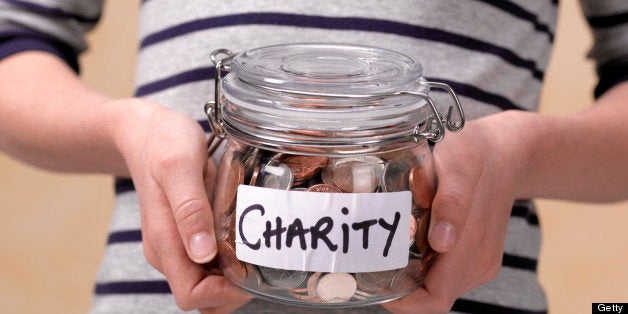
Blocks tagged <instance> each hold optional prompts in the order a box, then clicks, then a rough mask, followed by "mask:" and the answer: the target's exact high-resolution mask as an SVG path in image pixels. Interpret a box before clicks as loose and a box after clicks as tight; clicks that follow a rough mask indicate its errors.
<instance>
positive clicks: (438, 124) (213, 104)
mask: <svg viewBox="0 0 628 314" xmlns="http://www.w3.org/2000/svg"><path fill="white" fill-rule="evenodd" d="M220 55H225V56H224V57H223V58H221V59H219V58H218V56H220ZM236 55H237V54H235V53H233V52H231V51H230V50H228V49H224V48H221V49H216V50H214V51H212V53H211V54H210V60H211V61H212V63H213V64H214V65H215V68H216V69H215V71H216V72H215V82H214V83H215V85H214V99H213V100H210V101H208V102H207V103H206V104H205V114H207V118H208V119H209V123H210V125H211V128H212V131H213V134H212V135H211V136H210V139H209V141H208V146H209V149H208V150H209V152H210V156H211V154H212V153H213V152H214V150H215V149H216V148H217V147H218V146H219V144H220V142H222V140H224V139H225V138H226V136H227V133H226V132H225V130H224V128H223V119H222V105H221V102H220V99H221V93H220V91H221V88H220V86H221V82H222V79H223V73H224V72H230V71H231V67H230V66H229V62H231V60H233V58H234V57H235V56H236ZM419 84H423V85H426V86H428V87H429V88H430V89H431V88H437V89H442V90H444V91H445V92H447V93H448V94H449V95H450V96H451V97H452V100H453V102H454V104H453V105H450V106H449V108H448V110H447V115H446V116H445V117H442V116H441V114H440V113H439V111H438V109H437V108H436V104H435V103H434V101H433V100H432V98H431V97H430V96H428V95H427V94H425V93H422V92H414V91H399V92H394V93H379V94H330V93H313V92H304V91H293V90H285V89H281V88H273V87H269V86H261V85H256V87H259V88H263V89H267V90H271V91H275V92H282V93H289V94H295V95H303V96H323V97H337V98H372V97H390V96H397V95H412V96H416V97H419V98H421V99H422V100H425V102H427V104H428V105H429V106H430V109H431V111H432V115H430V116H429V117H428V118H427V119H426V120H425V121H420V122H419V123H417V125H416V126H415V128H414V130H413V133H412V137H413V140H414V141H415V142H420V141H422V140H424V139H427V140H429V141H431V142H434V143H436V142H439V141H440V140H442V139H443V137H444V136H445V129H447V130H449V131H451V132H458V131H460V130H462V128H463V127H464V124H465V117H464V112H463V110H462V105H461V103H460V99H459V98H458V96H457V95H456V93H455V92H454V90H453V89H452V88H451V87H450V86H449V85H447V84H445V83H440V82H429V81H425V80H424V79H419ZM454 111H455V114H454ZM454 115H455V117H454ZM215 139H217V142H216V143H214V140H215Z"/></svg>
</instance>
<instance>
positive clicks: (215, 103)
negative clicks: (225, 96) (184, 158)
mask: <svg viewBox="0 0 628 314" xmlns="http://www.w3.org/2000/svg"><path fill="white" fill-rule="evenodd" d="M219 55H226V56H225V57H224V58H222V59H218V56H219ZM235 56H236V55H235V54H234V53H233V52H231V51H230V50H228V49H224V48H221V49H216V50H214V51H212V53H211V54H210V55H209V59H210V60H211V61H212V63H213V64H214V66H215V69H216V70H215V71H216V75H215V79H214V99H213V100H210V101H208V102H207V103H206V104H205V114H206V115H207V118H208V120H209V124H210V126H211V128H212V134H211V135H210V137H209V138H208V140H207V152H208V154H209V156H211V155H212V154H213V153H214V151H215V150H216V149H217V148H218V146H220V143H221V142H222V141H223V140H224V139H225V138H226V137H227V133H226V132H225V130H224V129H223V127H222V126H223V122H222V103H221V102H220V83H221V82H222V78H223V76H222V74H223V72H229V71H231V67H230V66H229V62H230V61H231V60H232V59H233V58H234V57H235Z"/></svg>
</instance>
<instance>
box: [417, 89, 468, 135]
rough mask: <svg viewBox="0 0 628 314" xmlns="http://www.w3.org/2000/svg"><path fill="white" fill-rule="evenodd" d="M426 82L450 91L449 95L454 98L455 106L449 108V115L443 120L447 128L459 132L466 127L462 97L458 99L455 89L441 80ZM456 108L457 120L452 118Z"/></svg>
mask: <svg viewBox="0 0 628 314" xmlns="http://www.w3.org/2000/svg"><path fill="white" fill-rule="evenodd" d="M425 83H426V84H427V86H429V87H430V88H440V89H444V90H445V91H446V92H447V93H449V95H451V98H452V99H453V100H454V104H455V106H454V105H450V106H449V109H447V117H446V119H444V120H442V121H443V123H445V126H446V127H447V130H449V131H451V132H458V131H460V130H462V128H463V127H464V121H465V119H464V112H463V111H462V105H461V104H460V99H458V95H456V93H455V92H454V90H453V89H452V88H451V87H450V86H449V85H447V84H445V83H439V82H425ZM454 108H455V109H456V115H457V116H458V118H457V119H455V120H454V119H452V114H453V110H454Z"/></svg>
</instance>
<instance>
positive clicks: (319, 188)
mask: <svg viewBox="0 0 628 314" xmlns="http://www.w3.org/2000/svg"><path fill="white" fill-rule="evenodd" d="M307 191H308V192H325V193H342V191H341V190H340V189H339V188H337V187H334V186H331V185H327V184H316V185H312V186H311V187H309V188H307Z"/></svg>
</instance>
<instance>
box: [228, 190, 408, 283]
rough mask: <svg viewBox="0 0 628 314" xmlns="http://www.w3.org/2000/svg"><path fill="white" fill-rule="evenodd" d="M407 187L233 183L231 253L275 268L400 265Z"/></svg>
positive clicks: (337, 269) (403, 263)
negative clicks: (325, 189) (371, 189)
mask: <svg viewBox="0 0 628 314" xmlns="http://www.w3.org/2000/svg"><path fill="white" fill-rule="evenodd" d="M411 207H412V195H411V193H410V192H409V191H404V192H392V193H321V192H304V191H282V190H275V189H269V188H262V187H254V186H248V185H240V186H239V187H238V199H237V206H236V226H235V227H236V240H235V241H236V255H237V257H238V259H239V260H241V261H245V262H249V263H252V264H256V265H262V266H266V267H273V268H279V269H288V270H299V271H317V272H349V273H353V272H372V271H382V270H390V269H397V268H402V267H405V266H406V265H407V264H408V248H409V245H410V209H411Z"/></svg>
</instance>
